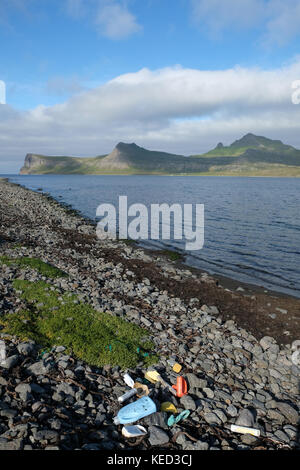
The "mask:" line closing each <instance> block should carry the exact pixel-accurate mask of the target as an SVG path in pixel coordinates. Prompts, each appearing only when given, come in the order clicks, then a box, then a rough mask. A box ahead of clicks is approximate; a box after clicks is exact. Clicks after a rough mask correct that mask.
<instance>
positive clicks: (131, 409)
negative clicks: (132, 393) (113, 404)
mask: <svg viewBox="0 0 300 470" xmlns="http://www.w3.org/2000/svg"><path fill="white" fill-rule="evenodd" d="M155 412H156V405H155V403H154V401H153V400H151V398H149V397H143V398H140V399H139V400H137V401H135V402H133V403H130V404H129V405H126V406H124V407H123V408H121V409H120V411H119V413H118V415H117V416H116V417H115V418H114V424H116V425H118V424H130V423H135V421H138V420H139V419H142V418H145V416H148V415H151V414H152V413H155Z"/></svg>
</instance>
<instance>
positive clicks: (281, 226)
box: [9, 175, 300, 297]
mask: <svg viewBox="0 0 300 470" xmlns="http://www.w3.org/2000/svg"><path fill="white" fill-rule="evenodd" d="M9 177H10V179H11V181H13V182H16V183H19V184H22V185H24V186H26V187H28V188H31V189H34V190H37V189H39V188H42V189H43V191H44V192H49V193H50V194H51V195H52V196H53V197H54V198H56V199H57V200H59V201H63V202H65V203H66V204H70V205H71V206H72V207H73V208H75V209H77V210H79V211H80V212H81V213H82V214H84V215H85V216H88V217H90V218H91V219H95V217H96V208H97V206H98V205H99V204H101V203H112V204H114V205H115V206H116V207H118V200H119V196H120V195H125V196H127V197H128V204H129V205H130V204H133V203H143V204H145V205H146V206H147V207H149V206H150V204H155V203H156V204H161V203H167V204H170V205H171V204H173V203H180V204H194V205H195V204H204V205H205V243H204V247H203V249H202V250H198V251H190V252H185V251H184V254H186V259H185V260H186V263H187V264H189V265H191V266H195V267H199V268H201V269H204V270H206V271H208V272H210V273H215V274H222V275H224V276H227V277H230V278H232V279H236V280H238V281H241V282H249V283H252V284H256V285H260V286H264V287H266V288H268V289H273V290H276V291H281V292H285V293H288V294H292V295H294V296H297V297H300V215H299V213H300V178H299V179H297V178H237V177H197V176H193V177H188V176H180V177H179V176H178V177H177V176H172V177H171V176H85V175H43V176H39V175H35V176H32V175H28V176H12V175H9ZM149 212H150V211H149ZM147 245H148V246H152V247H159V248H173V249H174V248H175V249H177V250H179V251H181V250H184V247H185V241H178V240H176V241H175V240H170V241H153V242H151V241H148V242H147Z"/></svg>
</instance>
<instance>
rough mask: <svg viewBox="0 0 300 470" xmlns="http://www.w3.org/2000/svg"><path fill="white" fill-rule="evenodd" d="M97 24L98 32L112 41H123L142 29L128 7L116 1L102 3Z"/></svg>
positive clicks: (110, 0)
mask: <svg viewBox="0 0 300 470" xmlns="http://www.w3.org/2000/svg"><path fill="white" fill-rule="evenodd" d="M96 24H97V25H98V31H99V32H100V33H101V34H102V35H103V36H106V37H108V38H110V39H123V38H126V37H128V36H131V35H132V34H134V33H137V32H138V31H140V30H141V29H142V28H141V26H140V25H139V24H138V23H137V20H136V18H135V16H134V15H133V14H132V13H130V11H129V10H128V8H127V6H126V5H124V4H121V3H119V2H115V1H114V0H109V1H104V2H103V1H100V5H99V10H98V14H97V17H96Z"/></svg>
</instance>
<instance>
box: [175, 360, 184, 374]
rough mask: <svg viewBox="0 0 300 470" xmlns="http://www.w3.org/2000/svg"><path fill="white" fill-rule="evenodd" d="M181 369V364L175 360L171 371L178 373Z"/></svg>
mask: <svg viewBox="0 0 300 470" xmlns="http://www.w3.org/2000/svg"><path fill="white" fill-rule="evenodd" d="M181 369H182V366H181V365H180V364H177V362H176V364H174V366H173V371H174V372H176V374H179V372H180V371H181Z"/></svg>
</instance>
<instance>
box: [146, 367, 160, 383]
mask: <svg viewBox="0 0 300 470" xmlns="http://www.w3.org/2000/svg"><path fill="white" fill-rule="evenodd" d="M159 377H160V374H159V373H158V372H157V371H156V370H148V371H147V372H145V379H147V380H148V381H149V382H151V383H152V384H155V383H156V382H158V380H159Z"/></svg>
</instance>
